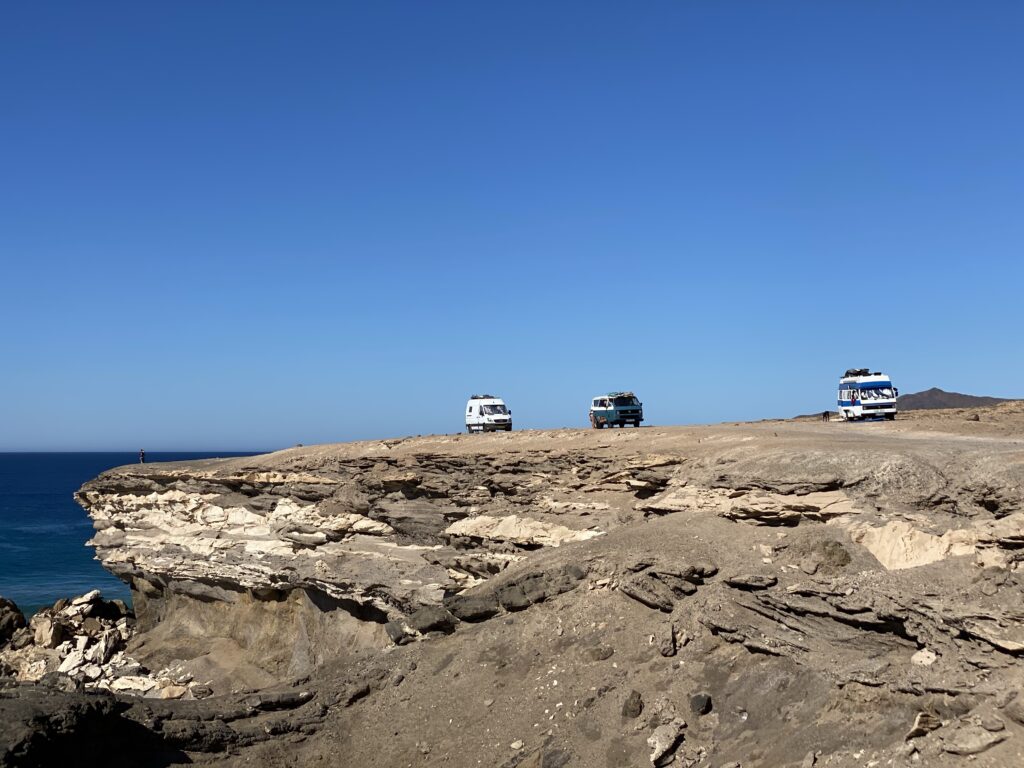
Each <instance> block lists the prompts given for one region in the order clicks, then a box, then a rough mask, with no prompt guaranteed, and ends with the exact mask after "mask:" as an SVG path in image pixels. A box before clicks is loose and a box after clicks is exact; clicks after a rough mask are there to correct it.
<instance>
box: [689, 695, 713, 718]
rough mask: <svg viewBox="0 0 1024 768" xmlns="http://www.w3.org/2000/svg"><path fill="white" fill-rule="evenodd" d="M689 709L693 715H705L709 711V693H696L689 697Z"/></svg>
mask: <svg viewBox="0 0 1024 768" xmlns="http://www.w3.org/2000/svg"><path fill="white" fill-rule="evenodd" d="M690 711H691V712H693V714H695V715H706V714H707V713H708V712H710V711H711V694H709V693H697V694H694V695H693V696H691V697H690Z"/></svg>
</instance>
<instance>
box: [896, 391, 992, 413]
mask: <svg viewBox="0 0 1024 768" xmlns="http://www.w3.org/2000/svg"><path fill="white" fill-rule="evenodd" d="M1006 402H1010V398H1005V397H979V396H978V395H961V394H960V393H959V392H945V391H943V390H941V389H939V388H938V387H932V388H931V389H926V390H925V391H924V392H915V393H914V394H911V395H900V397H899V401H898V403H899V409H900V410H901V411H924V410H929V409H932V408H980V407H982V406H985V405H998V404H999V403H1006Z"/></svg>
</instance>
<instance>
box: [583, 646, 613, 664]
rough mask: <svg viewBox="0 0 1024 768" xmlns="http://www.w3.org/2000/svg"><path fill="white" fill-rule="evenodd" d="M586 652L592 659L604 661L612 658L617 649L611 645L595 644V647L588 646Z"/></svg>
mask: <svg viewBox="0 0 1024 768" xmlns="http://www.w3.org/2000/svg"><path fill="white" fill-rule="evenodd" d="M585 653H586V656H587V658H589V659H590V660H591V661H604V660H605V659H610V658H611V656H612V654H613V653H615V649H614V648H612V647H611V646H609V645H595V646H594V647H593V648H588V649H587V650H586V651H585Z"/></svg>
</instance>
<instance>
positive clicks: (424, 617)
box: [408, 605, 459, 635]
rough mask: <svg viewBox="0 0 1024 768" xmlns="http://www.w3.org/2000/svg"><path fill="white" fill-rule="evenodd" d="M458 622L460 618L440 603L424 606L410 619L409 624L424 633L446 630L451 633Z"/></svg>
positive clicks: (446, 632) (445, 631)
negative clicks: (439, 604)
mask: <svg viewBox="0 0 1024 768" xmlns="http://www.w3.org/2000/svg"><path fill="white" fill-rule="evenodd" d="M458 622H459V620H458V619H456V618H455V617H454V616H453V615H452V614H451V613H449V612H448V611H447V610H446V609H445V608H442V607H441V606H438V605H428V606H424V607H423V608H420V609H419V610H418V611H416V612H415V613H414V614H413V615H412V616H410V617H409V619H408V624H409V626H410V627H411V628H412V629H414V630H416V631H417V632H419V633H420V634H423V635H425V634H426V633H427V632H444V633H445V634H449V633H451V632H454V631H455V626H456V624H458Z"/></svg>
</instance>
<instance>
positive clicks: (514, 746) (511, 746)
mask: <svg viewBox="0 0 1024 768" xmlns="http://www.w3.org/2000/svg"><path fill="white" fill-rule="evenodd" d="M508 748H509V749H522V748H523V740H522V739H516V740H515V741H513V742H512V743H511V744H509V745H508Z"/></svg>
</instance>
